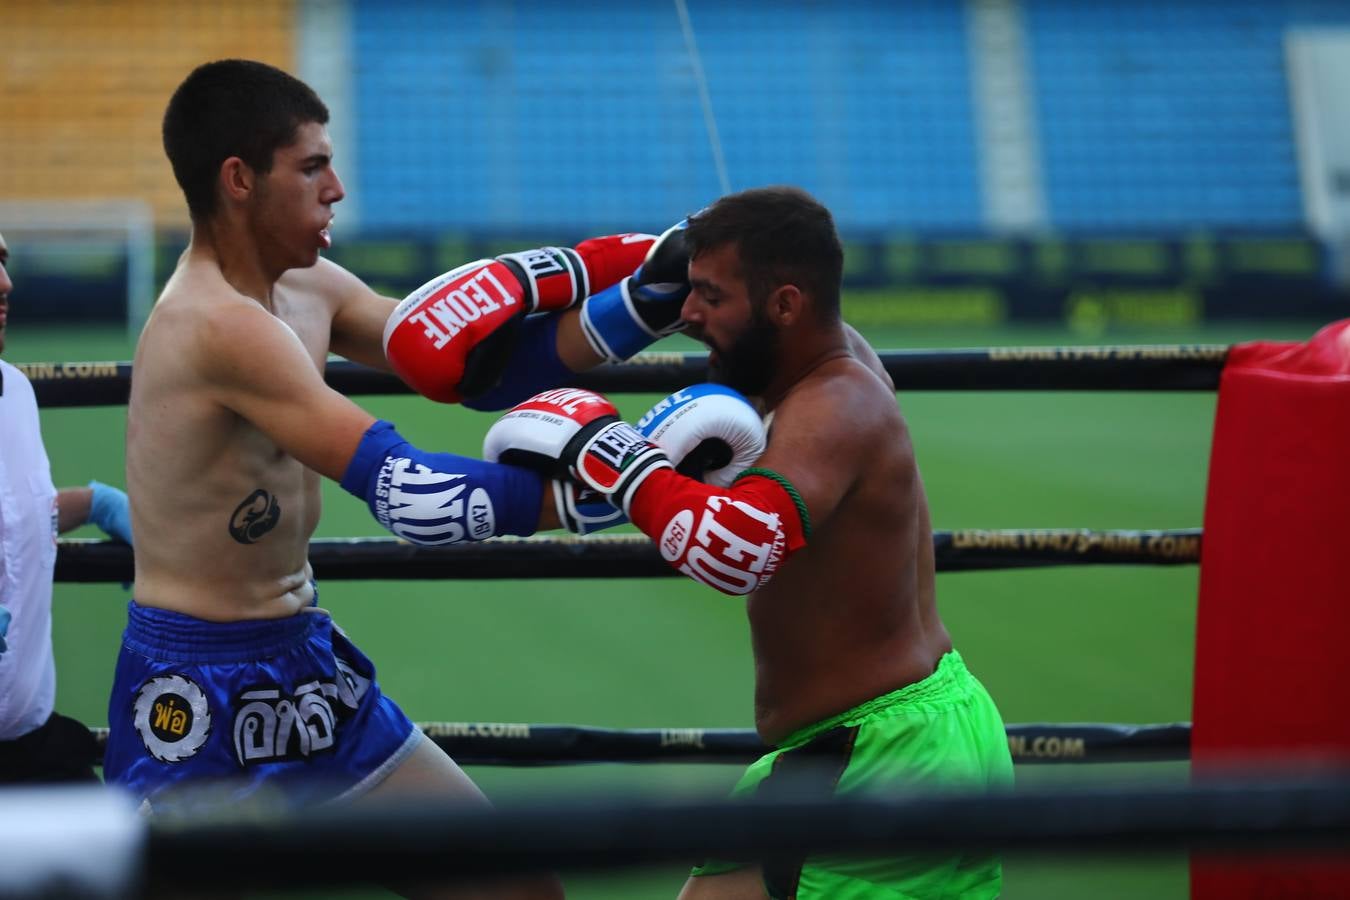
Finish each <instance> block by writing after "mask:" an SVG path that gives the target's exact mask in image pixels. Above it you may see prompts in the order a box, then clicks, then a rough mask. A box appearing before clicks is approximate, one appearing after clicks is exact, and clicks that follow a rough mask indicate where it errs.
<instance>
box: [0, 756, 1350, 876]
mask: <svg viewBox="0 0 1350 900" xmlns="http://www.w3.org/2000/svg"><path fill="white" fill-rule="evenodd" d="M6 793H7V796H6V797H5V800H6V803H7V806H6V808H7V810H8V811H10V812H13V813H14V814H15V815H16V818H15V821H21V822H24V823H25V825H26V827H25V828H23V829H17V830H16V832H15V834H14V835H12V836H11V837H9V838H7V839H6V840H5V841H4V842H0V893H4V894H5V895H6V896H10V895H15V894H19V893H20V892H25V893H27V894H28V895H30V896H36V895H39V891H40V890H41V889H42V888H43V887H46V888H47V889H48V890H50V889H51V888H52V887H53V886H54V885H57V884H60V885H62V886H64V887H65V889H66V891H67V892H71V891H75V890H77V889H78V888H85V887H86V886H87V887H88V888H89V889H90V891H89V892H88V893H85V892H80V893H79V894H78V895H79V896H127V895H132V894H134V892H136V891H137V889H138V888H140V887H142V886H146V887H149V888H150V889H151V890H160V891H169V892H173V893H181V892H184V891H191V890H201V889H204V888H206V887H208V886H209V887H210V888H211V889H212V890H239V889H248V888H270V889H275V888H278V887H286V888H292V889H296V888H322V887H335V886H339V885H340V886H343V887H350V886H351V885H353V884H357V883H362V882H364V883H379V882H382V881H385V880H387V879H389V878H391V877H394V878H396V879H397V880H398V881H399V882H400V883H404V884H406V883H415V882H417V881H421V880H431V879H436V878H462V877H465V876H474V875H491V874H502V873H512V874H516V873H520V872H526V871H531V870H543V869H550V870H556V871H568V870H577V869H593V868H596V867H600V866H604V867H606V868H610V869H613V868H619V867H625V866H628V867H631V866H639V865H650V864H652V863H657V862H668V861H669V862H673V861H679V862H685V863H687V862H689V861H690V860H697V859H701V858H706V857H710V856H711V857H717V858H724V859H759V858H766V857H767V858H773V857H775V856H789V857H790V856H795V855H802V854H805V853H808V852H809V853H839V852H844V853H849V854H865V855H877V854H887V853H896V852H901V853H906V854H910V853H916V852H934V853H953V852H969V851H975V850H996V851H1002V852H1009V851H1019V850H1020V851H1027V850H1034V851H1047V850H1075V851H1080V852H1082V851H1094V850H1095V851H1109V852H1112V853H1116V852H1120V851H1122V850H1129V851H1135V852H1138V851H1178V850H1186V849H1207V850H1215V849H1224V850H1238V849H1240V850H1243V851H1244V853H1245V854H1246V855H1247V856H1257V857H1258V858H1259V854H1260V853H1261V852H1263V851H1270V850H1272V849H1284V850H1288V849H1291V848H1294V847H1315V848H1318V849H1322V850H1324V851H1327V850H1333V848H1334V852H1340V853H1343V852H1345V849H1346V846H1347V844H1348V843H1350V775H1347V773H1345V772H1343V771H1327V772H1324V773H1321V775H1320V777H1318V776H1311V775H1306V774H1305V775H1300V776H1279V777H1272V776H1269V775H1266V776H1261V777H1254V778H1244V779H1243V780H1241V781H1237V780H1229V779H1225V780H1212V781H1203V782H1199V783H1195V784H1190V785H1161V786H1160V785H1140V784H1134V785H1120V786H1111V787H1087V786H1078V787H1075V788H1074V789H1072V790H1064V789H1041V790H1026V789H1018V790H1014V791H1008V792H1001V793H1000V792H995V793H984V792H980V793H966V792H960V793H957V792H943V793H926V792H925V793H912V794H904V795H900V794H875V795H861V794H853V795H843V796H838V797H829V798H822V797H820V796H819V795H815V794H803V795H800V796H798V797H790V798H785V799H766V798H763V797H749V798H745V799H743V800H739V801H735V802H732V801H726V800H721V801H717V802H710V801H705V800H693V801H681V802H673V801H671V802H652V801H648V800H636V801H635V800H633V799H632V798H617V799H610V798H598V799H597V798H592V799H590V800H589V801H586V802H581V803H576V804H569V805H567V806H557V805H555V806H550V807H546V808H541V807H537V806H534V807H531V806H500V807H497V808H495V809H493V808H465V807H463V806H460V805H451V804H436V805H433V804H431V803H428V802H425V801H423V802H419V801H416V800H411V799H407V798H401V799H400V800H398V801H397V802H396V803H382V804H381V803H376V802H374V801H370V802H368V803H366V804H362V805H360V806H348V805H328V806H322V807H318V808H313V807H312V808H309V809H305V810H300V811H297V812H292V813H279V812H278V811H277V810H276V808H275V804H273V805H272V807H270V808H264V809H260V808H257V806H256V804H247V803H244V804H238V805H234V806H230V805H227V806H226V807H225V808H224V809H221V810H220V811H219V812H217V813H216V814H214V815H212V816H211V817H209V818H195V819H194V818H184V817H179V816H176V815H173V814H168V815H160V816H156V817H154V818H152V819H150V820H148V821H147V820H146V819H145V818H143V817H141V816H139V815H138V814H137V813H136V810H135V807H134V805H133V804H132V803H131V802H130V801H129V800H128V799H127V798H125V797H123V796H122V795H120V794H118V793H117V792H115V791H108V790H103V789H97V788H74V789H70V788H67V789H62V788H48V789H26V790H25V789H20V790H10V791H8V792H6ZM81 807H83V808H84V809H85V810H86V814H85V815H83V816H78V817H74V816H68V815H67V816H53V815H51V814H50V813H51V811H53V810H54V809H62V810H63V811H66V812H68V811H70V810H73V809H76V808H81ZM72 847H80V848H81V852H79V853H71V852H70V849H71V848H72ZM222 859H228V860H235V861H237V862H238V863H240V864H235V865H224V866H222V865H220V864H219V863H220V860H222ZM25 878H26V881H24V880H22V879H25ZM40 878H42V879H43V880H39V879H40ZM208 879H209V885H208V883H207V880H208ZM42 896H50V894H42Z"/></svg>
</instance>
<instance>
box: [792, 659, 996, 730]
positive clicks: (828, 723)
mask: <svg viewBox="0 0 1350 900" xmlns="http://www.w3.org/2000/svg"><path fill="white" fill-rule="evenodd" d="M969 678H970V673H969V671H968V670H967V669H966V663H965V660H963V659H962V658H961V654H960V653H958V652H956V650H948V651H947V652H946V653H944V654H943V655H942V658H941V659H940V660H938V664H937V668H936V669H934V670H933V674H932V675H929V676H928V677H927V678H923V679H920V680H919V681H916V682H914V683H913V684H907V685H905V686H904V687H902V688H899V689H897V690H894V691H891V692H890V693H887V694H882V695H881V696H879V697H873V698H872V699H871V700H867V701H865V702H863V703H859V704H858V705H857V706H855V707H853V708H852V709H846V710H844V711H843V712H841V713H839V714H838V715H834V716H830V718H828V719H824V720H822V721H820V722H816V723H815V724H813V725H807V726H805V727H803V728H799V729H797V730H796V731H794V732H792V734H789V735H788V736H787V737H785V738H783V740H782V741H780V742H779V743H778V745H777V746H778V748H779V749H780V750H789V749H791V748H793V747H797V746H800V745H802V744H805V743H806V742H807V741H809V740H811V739H812V738H813V737H815V736H816V735H818V734H823V733H824V732H826V731H829V730H830V729H831V728H838V727H839V726H841V725H856V724H858V723H859V722H861V721H862V720H864V719H867V718H869V717H871V716H874V715H876V714H877V713H880V712H882V711H884V710H889V709H891V708H892V707H895V706H899V705H901V704H909V703H922V702H924V701H930V700H937V699H940V698H944V697H948V696H951V693H952V690H953V688H956V687H957V686H958V685H960V684H962V683H964V682H967V681H969Z"/></svg>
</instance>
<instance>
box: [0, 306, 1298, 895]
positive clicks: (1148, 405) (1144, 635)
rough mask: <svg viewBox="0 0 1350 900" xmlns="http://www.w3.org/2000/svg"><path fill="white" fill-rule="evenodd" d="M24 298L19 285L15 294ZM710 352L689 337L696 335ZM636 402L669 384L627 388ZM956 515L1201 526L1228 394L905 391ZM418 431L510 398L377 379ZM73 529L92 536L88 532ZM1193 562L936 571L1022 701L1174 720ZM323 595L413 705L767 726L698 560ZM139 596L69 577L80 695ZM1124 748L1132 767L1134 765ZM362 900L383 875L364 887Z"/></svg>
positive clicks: (1082, 873) (741, 652) (94, 683)
mask: <svg viewBox="0 0 1350 900" xmlns="http://www.w3.org/2000/svg"><path fill="white" fill-rule="evenodd" d="M21 302H22V297H21V296H19V295H16V297H15V305H16V306H17V305H19V303H21ZM1315 327H1316V326H1315V324H1309V323H1267V322H1263V323H1250V324H1244V323H1239V324H1234V325H1229V326H1224V327H1217V326H1214V327H1204V328H1197V329H1191V330H1186V331H1155V332H1140V331H1118V332H1115V331H1112V332H1107V333H1105V334H1098V335H1094V336H1093V337H1092V338H1091V339H1083V338H1081V337H1079V336H1077V335H1075V334H1072V333H1069V332H1067V331H1063V330H1056V329H1048V328H1043V329H1025V328H1011V327H1009V328H1003V329H999V330H974V329H971V330H964V331H951V330H917V331H909V332H902V331H899V330H875V331H872V332H870V333H869V334H868V337H869V338H870V339H871V340H872V341H873V343H874V344H875V345H876V346H878V347H882V348H902V347H906V348H907V347H920V346H927V347H939V346H949V347H958V346H960V347H968V346H985V345H994V344H1002V345H1019V344H1068V343H1079V344H1081V343H1178V342H1206V343H1209V342H1214V343H1229V342H1234V341H1240V340H1251V339H1258V338H1278V339H1302V338H1306V337H1307V336H1308V335H1310V334H1311V333H1312V332H1313V330H1315ZM10 332H11V333H10V336H9V347H8V349H7V352H6V358H7V359H9V360H11V361H14V362H20V361H34V360H75V359H119V358H120V359H126V358H129V357H130V353H131V348H130V346H129V345H128V343H127V342H126V340H125V338H124V337H123V336H122V335H121V334H118V333H115V332H77V333H74V334H72V333H71V332H69V331H65V330H63V331H35V330H29V331H24V330H22V329H19V328H14V327H11V329H10ZM689 346H690V347H692V345H689ZM617 399H618V400H619V402H620V405H621V407H622V408H623V410H624V412H625V413H627V414H630V415H632V416H636V415H637V414H639V413H641V412H642V411H643V410H645V409H646V408H647V406H648V405H650V404H651V403H652V402H654V401H655V400H656V399H658V398H657V397H655V396H643V395H624V396H622V397H620V398H617ZM899 401H900V404H901V407H902V409H903V410H904V412H905V414H906V416H907V418H908V420H909V423H910V427H911V429H912V430H913V433H914V439H915V444H916V447H917V450H918V456H919V463H920V466H921V469H922V471H923V473H924V478H925V482H926V484H927V489H928V494H929V498H930V502H931V506H932V510H933V518H934V527H935V528H939V529H950V528H966V527H984V528H999V527H1004V528H1016V527H1059V526H1064V527H1079V526H1082V527H1090V528H1184V527H1195V526H1199V525H1200V524H1201V520H1202V512H1203V503H1204V494H1205V479H1206V467H1207V459H1208V452H1209V441H1210V431H1211V427H1212V421H1213V413H1214V403H1215V398H1214V395H1212V394H1209V393H1181V394H1164V393H1156V394H1155V393H1132V394H1127V393H1083V394H1073V393H1006V394H1005V393H998V394H994V393H915V394H902V395H901V396H900V398H899ZM360 402H361V403H362V405H363V406H366V407H367V408H368V409H370V410H371V411H372V412H374V413H376V414H377V415H381V416H384V417H387V418H390V419H392V420H394V421H395V422H397V423H398V424H399V426H400V429H401V430H402V431H403V432H404V433H405V434H406V435H407V436H408V437H409V439H410V440H412V441H413V442H415V443H417V444H419V445H421V446H425V447H429V448H436V449H444V450H452V451H456V452H460V453H466V454H472V455H477V454H478V452H479V446H480V441H481V439H482V435H483V432H484V431H485V430H486V428H487V427H488V425H489V424H491V422H492V416H491V415H486V414H479V413H473V412H466V411H463V410H460V409H458V408H448V407H440V406H434V405H432V404H429V403H427V402H425V401H422V400H420V399H418V398H396V397H382V398H361V399H360ZM43 431H44V436H45V439H46V444H47V449H48V452H49V454H50V456H51V460H52V472H53V477H54V478H55V480H56V482H57V484H58V485H65V484H73V483H83V482H84V481H87V480H88V479H90V478H98V479H101V480H105V481H109V482H112V483H116V484H121V483H123V481H124V477H123V474H122V467H123V439H124V433H125V411H124V409H122V408H91V409H52V410H49V411H47V412H45V413H44V414H43ZM325 492H326V496H325V500H326V506H325V513H324V518H323V522H322V525H321V527H320V529H319V535H320V536H343V535H375V534H377V533H379V531H378V527H377V526H376V525H375V524H374V523H373V521H372V520H371V519H370V517H369V515H368V514H367V512H366V510H365V508H364V505H363V504H361V503H358V502H357V501H356V500H354V499H353V498H351V497H350V496H348V495H346V494H345V493H343V492H342V491H341V489H339V488H338V487H337V486H336V485H333V484H326V485H325ZM77 536H89V537H93V536H96V535H95V533H94V532H93V531H92V529H87V530H85V531H82V532H80V533H78V534H77ZM1196 584H1197V570H1196V569H1195V568H1194V567H1157V568H1150V567H1080V568H1060V569H1048V570H1033V571H1022V572H993V573H976V574H951V575H943V576H941V577H940V578H939V583H938V590H939V603H940V608H941V612H942V615H943V617H944V619H945V621H946V623H947V625H948V627H949V629H950V630H951V633H952V635H953V637H954V639H955V641H956V643H957V646H958V647H959V648H960V649H961V651H962V653H963V654H964V656H965V658H966V660H967V662H968V664H969V665H970V666H971V668H972V669H973V670H974V671H975V672H976V673H977V674H978V675H979V676H980V677H981V678H982V679H983V681H984V682H985V684H986V685H987V686H988V687H989V689H990V691H991V692H992V693H993V695H994V697H995V699H996V700H997V701H998V703H999V705H1000V707H1001V709H1002V711H1003V714H1004V717H1005V719H1006V720H1007V721H1009V722H1033V721H1047V722H1055V721H1089V722H1094V721H1100V722H1167V721H1173V720H1183V719H1188V718H1189V717H1190V689H1191V660H1192V654H1193V640H1194V617H1195V598H1196ZM322 591H323V605H324V606H326V607H328V608H330V609H331V610H332V611H333V613H334V615H335V616H336V618H337V619H338V621H340V622H341V623H342V624H343V626H344V628H345V629H346V630H347V631H348V633H349V634H351V635H352V636H353V638H354V639H355V640H356V641H357V643H358V644H360V645H361V646H362V648H363V649H364V650H365V651H366V653H368V654H369V655H370V657H371V658H372V659H373V660H375V662H376V664H377V665H378V666H379V670H380V678H381V681H382V683H383V685H384V688H385V689H386V691H387V692H388V693H389V694H390V695H391V696H393V697H394V698H396V699H397V700H398V701H399V702H400V703H401V704H402V705H403V707H404V708H405V709H406V710H407V712H408V713H409V715H411V716H412V717H413V718H414V719H417V720H436V719H451V720H491V721H509V722H540V723H543V722H557V723H582V724H592V725H600V726H614V727H652V726H672V727H691V726H710V727H747V726H749V725H750V724H751V704H750V701H751V677H752V671H751V662H750V653H749V645H748V637H747V626H746V622H745V618H744V614H743V611H742V608H741V603H739V602H738V601H736V600H733V599H729V598H727V597H724V596H721V595H719V594H715V593H714V592H712V591H710V590H707V589H705V588H702V587H700V586H698V585H695V584H694V583H692V582H686V581H683V580H677V579H654V580H640V581H638V580H633V581H614V580H604V579H596V580H574V581H568V582H564V583H557V584H546V583H543V582H539V581H524V580H522V581H482V582H478V581H466V582H458V583H457V582H449V583H443V582H346V583H342V582H328V583H325V584H323V585H322ZM126 600H127V595H126V594H125V593H124V592H123V591H122V590H121V589H120V588H119V587H118V586H117V585H112V584H107V585H76V584H61V585H58V586H57V591H56V601H55V605H56V609H55V616H54V618H55V641H56V655H57V662H58V670H59V686H58V708H59V709H61V710H62V711H64V712H66V713H67V714H70V715H74V716H77V717H79V718H81V719H83V720H84V721H86V722H88V723H90V724H100V725H101V724H104V723H105V722H106V720H107V714H106V706H105V703H106V691H107V688H108V683H109V680H110V672H111V669H112V665H113V661H114V658H115V656H116V652H117V646H118V637H119V634H120V629H121V626H122V623H123V621H124V604H125V602H126ZM1112 769H1116V772H1114V773H1113V772H1112V771H1111V770H1112ZM1121 769H1123V770H1124V772H1128V773H1129V774H1130V775H1131V776H1132V777H1137V776H1139V775H1145V776H1151V775H1158V776H1164V777H1177V776H1178V775H1180V774H1183V773H1184V767H1180V766H1167V765H1164V766H1160V767H1152V768H1149V767H1142V766H1130V767H1078V768H1073V769H1072V770H1069V769H1066V768H1064V767H1038V768H1028V767H1021V768H1019V777H1020V778H1021V779H1022V780H1023V783H1032V782H1043V781H1058V780H1064V779H1073V778H1079V777H1084V773H1086V775H1087V776H1091V777H1110V776H1111V775H1112V774H1116V775H1120V774H1122V772H1121ZM737 771H738V770H737V769H735V768H732V767H693V766H685V767H677V766H659V767H643V766H630V767H623V766H582V767H564V768H550V769H524V770H522V769H487V768H478V769H473V770H471V772H472V774H473V775H474V777H475V778H476V779H477V780H478V781H479V782H480V784H482V785H483V786H484V788H485V789H486V790H487V791H488V792H489V794H490V795H492V796H494V797H498V798H503V799H522V800H523V799H529V798H537V797H539V796H541V795H553V794H561V793H567V792H576V791H597V790H601V789H605V790H609V789H621V790H626V791H633V792H639V791H642V792H647V791H673V792H689V791H695V790H698V791H709V790H712V791H720V790H722V789H724V788H725V787H728V786H729V785H730V783H731V781H732V780H733V779H734V778H735V776H736V774H737ZM684 871H685V867H683V866H678V865H674V866H665V867H660V868H655V869H649V870H643V871H638V872H633V873H619V874H614V875H595V876H584V877H577V876H572V877H569V878H568V886H569V893H570V896H572V897H576V898H581V900H587V898H595V900H600V898H604V900H609V898H635V900H645V898H670V897H674V895H675V893H676V892H677V891H678V889H679V886H680V884H681V883H682V880H683V872H684ZM1186 879H1187V876H1186V863H1185V860H1184V859H1183V858H1180V857H1177V858H1171V857H1168V858H1161V859H1159V858H1149V859H1137V860H1132V859H1128V858H1119V857H1117V858H1111V859H1098V858H1092V859H1072V860H1070V859H1041V858H1025V857H1013V858H1009V859H1008V860H1007V862H1006V879H1005V887H1006V890H1005V896H1006V897H1008V898H1030V897H1082V896H1112V897H1140V898H1143V897H1147V898H1149V900H1167V898H1181V897H1184V896H1185V894H1186V885H1187V881H1186ZM359 896H364V894H359Z"/></svg>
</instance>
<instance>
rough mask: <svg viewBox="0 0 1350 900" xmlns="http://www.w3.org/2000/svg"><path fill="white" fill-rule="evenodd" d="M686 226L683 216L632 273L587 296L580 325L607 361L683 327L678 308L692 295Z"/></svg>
mask: <svg viewBox="0 0 1350 900" xmlns="http://www.w3.org/2000/svg"><path fill="white" fill-rule="evenodd" d="M688 227H689V222H688V220H685V219H682V220H681V221H679V222H677V223H676V224H674V225H672V226H671V227H669V228H667V229H666V230H665V231H664V232H662V234H661V236H660V237H658V238H657V239H656V243H654V244H652V246H651V249H649V250H648V251H647V256H646V258H644V259H643V261H642V265H640V266H638V268H637V270H636V271H635V272H634V273H633V274H632V275H630V276H628V277H627V278H625V279H623V280H622V281H620V282H619V283H618V284H616V285H614V286H612V287H608V288H605V289H604V290H601V291H597V292H595V293H594V294H592V295H591V296H589V297H587V298H586V301H585V303H584V304H583V305H582V307H581V331H582V333H583V334H584V335H585V336H586V340H587V341H588V342H589V343H590V345H591V349H592V350H594V351H595V352H596V353H598V354H599V355H600V356H603V357H604V358H605V359H606V360H608V361H609V362H612V363H618V362H623V361H624V360H626V359H628V358H629V357H631V356H633V355H634V354H636V353H637V352H638V351H639V350H642V349H643V348H645V347H647V346H648V345H649V344H651V343H653V342H655V341H657V340H659V339H660V338H663V337H665V336H667V335H670V334H674V333H675V332H677V331H679V330H680V329H681V328H683V327H684V323H683V322H682V321H680V308H681V307H682V306H683V305H684V298H685V297H688V296H689V248H688V246H687V245H686V243H685V240H684V232H685V229H686V228H688Z"/></svg>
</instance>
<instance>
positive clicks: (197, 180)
mask: <svg viewBox="0 0 1350 900" xmlns="http://www.w3.org/2000/svg"><path fill="white" fill-rule="evenodd" d="M308 122H317V123H318V124H320V125H326V124H327V123H328V107H326V106H324V103H323V101H322V100H320V99H319V95H318V94H316V93H314V90H313V89H312V88H311V87H310V86H309V85H307V84H305V83H304V82H303V81H301V80H300V79H298V78H295V77H294V76H292V75H288V74H287V73H285V72H283V71H281V70H280V69H278V68H276V67H274V66H269V65H267V64H266V63H260V62H255V61H253V60H248V59H222V60H217V61H215V62H209V63H206V64H205V65H201V66H198V67H197V68H196V69H194V70H193V71H192V73H191V74H190V75H188V77H187V78H185V79H184V80H183V83H182V84H180V85H179V86H178V89H177V90H176V91H174V92H173V97H171V98H170V99H169V106H168V108H167V109H165V110H164V125H163V131H162V134H163V139H164V152H165V153H166V154H167V155H168V157H169V162H170V163H171V164H172V165H173V177H174V178H175V179H177V181H178V186H179V187H181V188H182V189H183V196H184V197H186V198H187V205H188V212H189V213H190V214H191V216H192V219H193V221H204V220H206V219H208V218H210V216H211V215H212V214H213V213H215V211H216V177H217V176H218V175H219V174H220V166H221V164H222V163H223V162H225V160H227V159H229V158H230V157H232V156H237V157H239V158H240V159H242V160H243V161H244V162H245V163H247V164H248V166H249V168H251V169H253V170H254V171H255V172H258V173H267V172H270V171H271V170H272V155H273V153H275V152H276V151H277V149H278V148H281V147H285V146H287V145H288V144H290V143H291V142H292V141H294V140H295V133H296V130H297V129H298V128H299V127H300V126H301V125H304V124H306V123H308Z"/></svg>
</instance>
